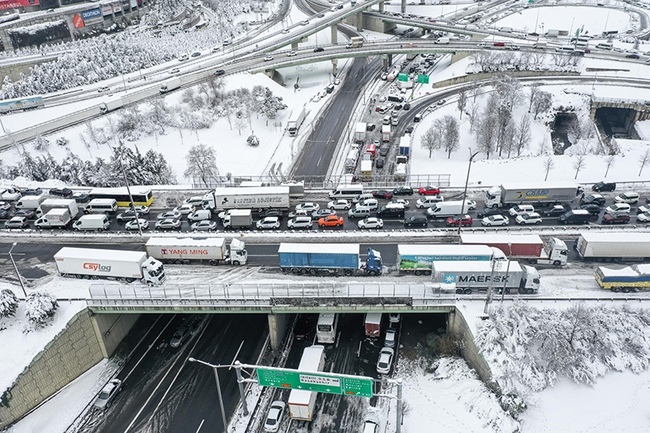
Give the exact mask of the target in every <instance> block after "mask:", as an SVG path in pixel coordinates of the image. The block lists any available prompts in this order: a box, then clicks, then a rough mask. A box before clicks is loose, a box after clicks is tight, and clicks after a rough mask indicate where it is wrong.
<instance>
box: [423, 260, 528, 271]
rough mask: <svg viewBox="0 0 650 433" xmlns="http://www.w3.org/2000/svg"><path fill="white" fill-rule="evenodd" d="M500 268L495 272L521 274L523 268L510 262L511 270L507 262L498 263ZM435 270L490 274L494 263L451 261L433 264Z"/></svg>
mask: <svg viewBox="0 0 650 433" xmlns="http://www.w3.org/2000/svg"><path fill="white" fill-rule="evenodd" d="M497 263H498V264H500V267H498V266H497V267H495V268H494V270H495V272H501V273H504V274H505V272H506V269H508V272H521V266H520V265H519V262H515V261H510V268H508V262H507V261H505V260H504V261H498V262H497ZM433 269H434V270H435V271H436V272H445V273H448V272H480V273H485V274H489V273H491V272H492V263H491V262H488V261H475V262H469V261H465V262H461V261H457V262H456V261H453V262H452V261H450V262H433Z"/></svg>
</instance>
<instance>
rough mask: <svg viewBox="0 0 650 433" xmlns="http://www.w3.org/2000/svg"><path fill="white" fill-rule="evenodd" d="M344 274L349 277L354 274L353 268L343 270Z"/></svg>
mask: <svg viewBox="0 0 650 433" xmlns="http://www.w3.org/2000/svg"><path fill="white" fill-rule="evenodd" d="M343 274H344V275H345V276H346V277H349V276H351V275H352V270H351V269H346V270H345V271H343Z"/></svg>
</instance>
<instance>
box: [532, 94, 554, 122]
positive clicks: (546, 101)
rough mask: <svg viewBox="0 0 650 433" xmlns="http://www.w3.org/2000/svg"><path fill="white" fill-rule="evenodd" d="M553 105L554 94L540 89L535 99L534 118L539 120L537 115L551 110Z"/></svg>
mask: <svg viewBox="0 0 650 433" xmlns="http://www.w3.org/2000/svg"><path fill="white" fill-rule="evenodd" d="M552 107H553V95H551V94H550V93H548V92H544V91H541V90H540V91H539V92H537V95H535V99H534V100H533V119H535V120H537V116H539V115H540V114H542V113H545V112H547V111H549V110H550V109H551V108H552Z"/></svg>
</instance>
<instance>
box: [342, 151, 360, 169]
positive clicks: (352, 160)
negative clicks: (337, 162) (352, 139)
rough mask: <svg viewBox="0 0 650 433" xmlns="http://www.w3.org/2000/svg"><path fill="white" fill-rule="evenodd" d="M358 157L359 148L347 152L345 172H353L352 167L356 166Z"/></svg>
mask: <svg viewBox="0 0 650 433" xmlns="http://www.w3.org/2000/svg"><path fill="white" fill-rule="evenodd" d="M358 158H359V149H358V148H353V149H350V151H349V152H348V156H347V158H345V172H346V173H349V174H351V173H354V169H355V168H357V159H358Z"/></svg>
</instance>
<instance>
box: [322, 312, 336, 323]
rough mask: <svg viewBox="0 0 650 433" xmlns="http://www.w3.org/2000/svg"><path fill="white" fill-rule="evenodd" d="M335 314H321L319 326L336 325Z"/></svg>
mask: <svg viewBox="0 0 650 433" xmlns="http://www.w3.org/2000/svg"><path fill="white" fill-rule="evenodd" d="M335 316H336V314H335V313H320V314H319V315H318V324H319V325H329V324H331V323H334V317H335Z"/></svg>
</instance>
